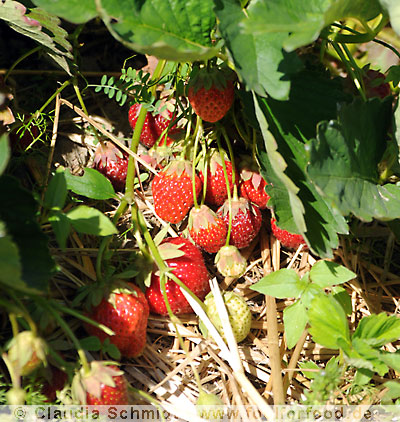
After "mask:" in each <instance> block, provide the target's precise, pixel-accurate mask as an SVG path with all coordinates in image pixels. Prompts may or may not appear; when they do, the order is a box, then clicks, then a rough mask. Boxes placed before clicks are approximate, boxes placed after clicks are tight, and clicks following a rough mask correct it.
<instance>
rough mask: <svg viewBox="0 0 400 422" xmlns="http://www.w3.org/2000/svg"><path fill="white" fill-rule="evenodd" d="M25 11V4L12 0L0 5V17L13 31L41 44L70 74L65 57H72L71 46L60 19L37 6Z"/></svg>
mask: <svg viewBox="0 0 400 422" xmlns="http://www.w3.org/2000/svg"><path fill="white" fill-rule="evenodd" d="M26 12H27V10H26V8H25V6H23V5H22V4H21V3H19V2H16V1H13V0H7V1H6V2H2V3H1V5H0V19H3V20H5V21H6V22H7V23H8V24H9V25H10V27H11V28H12V29H14V30H15V31H17V32H19V33H20V34H23V35H25V36H27V37H29V38H32V39H33V40H35V41H36V42H38V43H39V44H41V45H43V46H44V47H45V50H46V52H47V54H48V55H49V56H50V57H51V58H52V59H53V60H55V62H56V63H57V64H58V65H59V66H60V67H61V68H63V69H64V70H65V71H66V72H67V73H68V74H70V70H69V64H68V62H67V60H66V59H73V56H72V54H71V50H72V46H71V44H70V43H69V42H68V41H67V36H68V33H67V31H65V30H64V29H63V28H61V27H60V19H59V18H58V17H56V16H53V15H51V14H49V13H47V12H46V11H44V10H42V9H38V8H35V9H32V10H30V13H29V14H27V13H26Z"/></svg>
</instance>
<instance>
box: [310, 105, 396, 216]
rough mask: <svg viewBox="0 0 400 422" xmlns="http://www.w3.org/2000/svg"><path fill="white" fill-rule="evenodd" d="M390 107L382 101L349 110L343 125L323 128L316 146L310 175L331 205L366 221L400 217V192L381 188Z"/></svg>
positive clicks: (325, 124)
mask: <svg viewBox="0 0 400 422" xmlns="http://www.w3.org/2000/svg"><path fill="white" fill-rule="evenodd" d="M388 111H390V104H388V103H387V102H384V103H382V102H380V100H379V99H374V100H371V101H368V102H367V103H362V102H361V101H356V102H354V103H353V104H351V105H348V106H343V107H342V109H341V111H340V114H339V121H331V122H329V123H328V122H323V123H321V124H320V125H319V127H318V134H317V139H316V140H313V141H312V142H311V145H310V147H311V148H310V149H311V153H310V164H309V166H308V168H307V171H308V174H309V175H310V178H311V179H312V181H313V183H315V185H316V187H317V188H318V190H319V191H320V192H321V193H322V195H323V197H324V198H325V200H326V201H329V202H330V203H332V204H334V205H335V206H336V207H337V209H338V210H339V211H340V212H341V213H342V214H343V215H349V214H354V215H355V216H356V217H358V218H360V219H361V220H364V221H371V220H372V219H373V218H377V219H381V220H391V219H394V218H398V217H400V188H399V187H398V186H396V185H390V184H387V185H384V186H381V185H379V184H378V171H377V166H378V163H379V160H380V158H381V157H382V155H383V152H384V148H385V139H386V136H387V129H388Z"/></svg>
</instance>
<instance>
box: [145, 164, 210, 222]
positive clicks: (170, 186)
mask: <svg viewBox="0 0 400 422" xmlns="http://www.w3.org/2000/svg"><path fill="white" fill-rule="evenodd" d="M192 186H193V185H192V165H191V163H190V162H189V161H183V160H176V161H173V162H172V163H170V164H169V165H168V166H167V167H165V169H163V170H161V171H160V172H159V173H158V174H157V175H156V176H155V177H154V179H153V182H152V192H153V199H154V208H155V211H156V213H157V215H158V216H159V217H161V218H162V219H163V220H165V221H168V222H170V223H172V224H176V223H179V222H181V221H182V220H183V219H184V218H185V216H186V214H187V213H188V212H189V210H190V208H192V207H193V204H194V199H193V187H192ZM201 188H202V183H201V180H200V179H199V177H198V176H195V189H196V196H197V197H198V196H199V194H200V191H201Z"/></svg>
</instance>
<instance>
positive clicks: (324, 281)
mask: <svg viewBox="0 0 400 422" xmlns="http://www.w3.org/2000/svg"><path fill="white" fill-rule="evenodd" d="M309 277H310V280H311V282H312V283H315V284H317V285H318V286H319V287H321V288H325V287H330V286H334V285H336V284H343V283H346V282H347V281H350V280H352V279H354V278H356V277H357V274H354V273H353V271H350V270H349V269H347V268H346V267H343V266H342V265H339V264H337V263H336V262H331V261H322V260H321V261H318V262H316V263H315V264H314V265H313V266H312V268H311V270H310V273H309Z"/></svg>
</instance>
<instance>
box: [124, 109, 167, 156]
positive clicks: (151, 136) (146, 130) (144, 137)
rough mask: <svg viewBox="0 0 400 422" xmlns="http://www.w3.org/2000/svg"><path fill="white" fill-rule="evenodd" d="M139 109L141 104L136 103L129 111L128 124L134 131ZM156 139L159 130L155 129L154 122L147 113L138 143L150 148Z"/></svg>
mask: <svg viewBox="0 0 400 422" xmlns="http://www.w3.org/2000/svg"><path fill="white" fill-rule="evenodd" d="M141 107H142V106H141V104H138V103H136V104H133V105H132V106H131V108H130V109H129V116H128V117H129V124H130V125H131V127H132V129H135V126H136V122H137V119H138V117H139V112H140V109H141ZM160 133H161V132H160ZM158 137H159V129H158V127H157V124H156V120H155V118H154V116H153V115H152V114H151V113H147V115H146V119H145V120H144V124H143V128H142V133H141V134H140V142H141V143H142V144H143V145H144V146H146V147H148V148H151V147H152V146H153V145H154V144H155V143H156V141H157V139H158Z"/></svg>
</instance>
